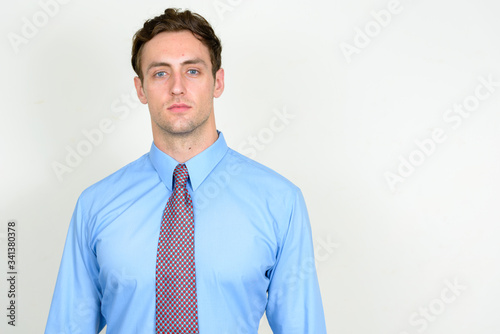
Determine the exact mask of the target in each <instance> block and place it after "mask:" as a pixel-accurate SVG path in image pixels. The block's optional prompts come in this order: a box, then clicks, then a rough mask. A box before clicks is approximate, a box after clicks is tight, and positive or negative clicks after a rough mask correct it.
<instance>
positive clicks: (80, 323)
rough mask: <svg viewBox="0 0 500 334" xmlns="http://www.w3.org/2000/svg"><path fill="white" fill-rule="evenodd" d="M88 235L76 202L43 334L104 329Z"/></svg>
mask: <svg viewBox="0 0 500 334" xmlns="http://www.w3.org/2000/svg"><path fill="white" fill-rule="evenodd" d="M89 231H90V229H89V226H88V221H86V219H85V214H84V210H83V208H82V200H81V198H80V199H79V200H78V203H77V205H76V208H75V211H74V213H73V217H72V219H71V223H70V226H69V229H68V234H67V237H66V244H65V246H64V252H63V256H62V260H61V265H60V267H59V274H58V277H57V282H56V286H55V289H54V295H53V297H52V304H51V307H50V312H49V317H48V320H47V326H46V328H45V334H62V333H67V334H70V333H84V334H90V333H99V332H100V331H101V330H102V329H103V328H104V326H105V320H104V318H103V317H102V315H101V312H100V309H101V306H100V305H101V302H100V299H101V298H100V297H101V291H100V288H99V284H98V273H99V267H98V263H97V258H96V255H95V253H94V252H93V251H92V249H91V247H90V240H91V237H90V233H89Z"/></svg>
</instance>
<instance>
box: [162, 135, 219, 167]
mask: <svg viewBox="0 0 500 334" xmlns="http://www.w3.org/2000/svg"><path fill="white" fill-rule="evenodd" d="M153 137H154V143H155V145H156V147H158V148H159V149H160V150H161V151H162V152H164V153H166V154H168V155H169V156H171V157H172V158H174V159H175V160H176V161H177V162H179V163H185V162H186V161H188V160H189V159H191V158H192V157H194V156H195V155H197V154H199V153H201V152H203V151H204V150H206V149H207V148H208V147H209V146H210V145H212V144H213V143H215V141H216V140H217V138H218V137H219V135H218V134H217V130H216V129H215V128H214V129H213V131H210V132H209V133H207V134H205V135H204V136H202V137H200V136H194V135H192V134H180V135H179V134H175V135H172V134H163V135H162V136H153Z"/></svg>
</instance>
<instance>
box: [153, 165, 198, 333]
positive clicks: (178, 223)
mask: <svg viewBox="0 0 500 334" xmlns="http://www.w3.org/2000/svg"><path fill="white" fill-rule="evenodd" d="M188 178H189V174H188V170H187V167H186V165H184V164H179V165H177V167H175V170H174V191H173V192H172V195H171V196H170V198H169V200H168V203H167V205H166V207H165V211H164V212H163V220H162V224H161V229H160V238H159V240H158V251H157V255H156V333H165V334H196V333H198V308H197V298H196V272H195V264H194V214H193V202H192V201H191V197H190V196H189V193H188V190H187V188H186V184H187V180H188Z"/></svg>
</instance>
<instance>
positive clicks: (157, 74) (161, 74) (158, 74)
mask: <svg viewBox="0 0 500 334" xmlns="http://www.w3.org/2000/svg"><path fill="white" fill-rule="evenodd" d="M166 75H167V73H166V72H158V73H156V74H155V77H158V78H163V77H165V76H166Z"/></svg>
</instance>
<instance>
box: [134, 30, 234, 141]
mask: <svg viewBox="0 0 500 334" xmlns="http://www.w3.org/2000/svg"><path fill="white" fill-rule="evenodd" d="M142 73H143V81H142V82H141V80H140V79H139V78H138V77H136V78H135V86H136V89H137V95H138V96H139V99H140V100H141V102H142V103H144V104H148V106H149V112H150V114H151V123H152V126H153V136H155V138H156V136H163V137H164V138H165V136H167V137H168V136H173V135H174V136H175V135H181V136H186V135H191V134H194V135H200V136H203V135H207V133H208V132H209V131H215V119H214V108H213V98H214V97H219V96H220V95H221V94H222V91H223V90H224V71H223V70H222V69H219V71H217V73H216V77H215V79H214V77H213V75H212V65H211V62H210V54H209V51H208V48H207V47H206V46H205V45H203V44H202V43H201V42H200V41H199V40H198V39H197V38H196V37H195V36H194V35H193V34H192V33H191V32H190V31H187V30H186V31H179V32H163V33H160V34H158V35H156V36H155V37H154V38H153V39H151V40H150V41H149V42H147V43H146V44H145V45H144V47H143V49H142Z"/></svg>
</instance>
